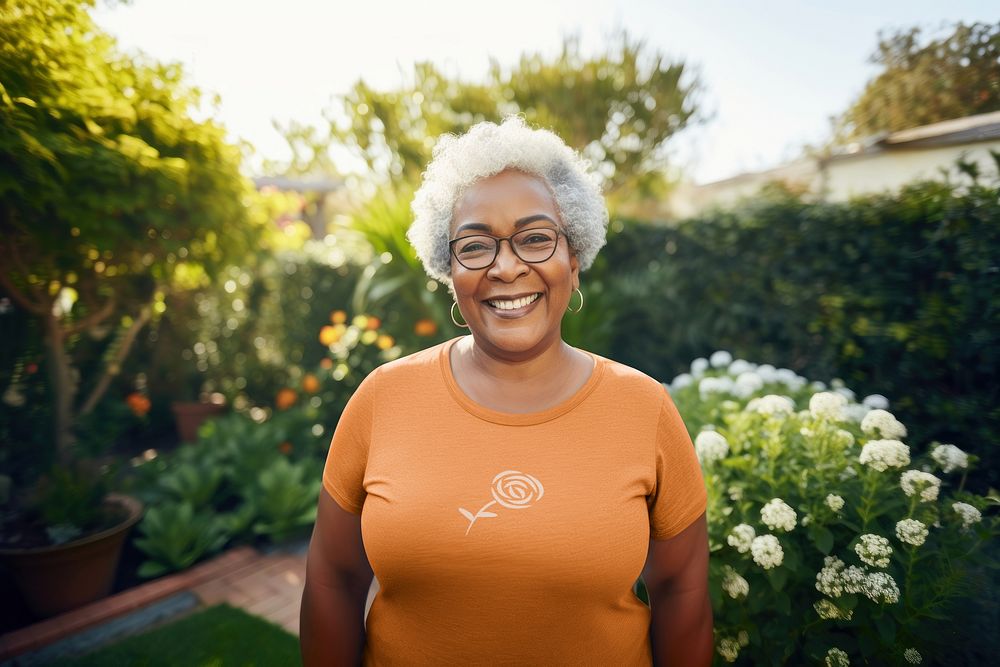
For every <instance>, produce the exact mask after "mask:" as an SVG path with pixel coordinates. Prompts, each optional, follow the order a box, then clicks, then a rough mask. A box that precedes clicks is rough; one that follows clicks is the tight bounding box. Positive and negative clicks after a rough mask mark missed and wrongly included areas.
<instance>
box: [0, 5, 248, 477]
mask: <svg viewBox="0 0 1000 667" xmlns="http://www.w3.org/2000/svg"><path fill="white" fill-rule="evenodd" d="M92 6H93V2H92V0H21V1H20V2H17V3H11V2H6V1H4V2H3V4H2V5H0V108H2V109H0V232H2V234H0V290H2V291H3V292H4V293H5V294H6V295H7V296H9V297H10V298H11V300H12V301H13V302H14V303H15V304H16V305H17V306H18V307H19V308H20V309H21V310H22V311H23V312H24V313H26V314H27V315H29V316H31V317H34V318H36V319H37V320H38V321H39V322H40V328H41V330H42V331H44V338H45V347H46V352H47V356H46V359H47V361H46V366H47V370H48V372H49V378H50V390H51V394H52V396H53V401H54V406H53V416H54V419H53V426H54V431H55V432H54V441H55V444H56V451H57V453H58V456H59V459H60V461H61V462H62V463H68V462H69V461H70V460H71V459H72V458H73V451H72V450H73V447H72V446H73V444H74V426H75V424H76V423H77V420H78V418H79V417H80V416H82V415H86V414H88V413H90V412H91V411H92V410H93V409H94V407H95V406H96V405H97V403H98V402H99V401H100V400H101V398H102V396H103V395H104V394H105V393H106V392H107V390H108V388H109V385H110V383H111V382H112V380H113V379H114V377H115V376H116V375H117V374H118V372H119V369H120V367H121V364H122V362H123V360H124V359H125V357H126V356H127V354H128V352H129V349H130V348H131V347H132V345H133V343H134V342H135V340H136V337H137V336H138V334H139V333H140V331H141V330H142V328H143V327H144V326H145V325H146V324H147V323H148V322H149V321H150V320H151V319H152V318H153V317H155V316H157V315H158V314H159V313H162V312H163V310H164V308H165V305H164V304H165V299H166V296H167V294H169V293H170V291H171V290H172V289H176V288H177V287H178V286H179V285H181V284H182V283H186V284H189V285H190V284H198V283H199V282H204V281H205V280H206V279H207V277H209V276H211V275H213V274H214V273H215V272H216V271H217V270H218V269H219V268H220V267H222V266H224V265H225V264H226V263H228V262H229V261H230V260H231V259H232V258H233V257H238V256H241V255H242V254H244V253H245V252H246V251H248V250H249V249H250V248H251V246H252V244H253V243H255V238H256V236H257V230H258V229H260V228H261V225H262V221H260V220H256V221H254V220H252V219H251V218H250V217H248V215H247V208H246V202H247V200H248V197H250V196H251V194H252V192H253V190H252V185H251V184H250V183H249V181H248V180H247V179H245V178H243V177H242V176H241V175H240V173H239V165H240V160H241V155H240V152H239V150H238V149H237V148H235V147H233V146H231V145H229V144H227V143H226V141H225V138H224V131H223V128H221V127H219V126H218V125H216V124H214V123H212V122H211V121H204V122H200V121H198V122H196V121H194V120H192V118H191V116H190V111H191V110H192V109H193V108H194V107H196V106H197V105H198V104H199V101H200V93H199V91H198V90H197V89H195V88H192V87H189V86H188V85H186V84H185V83H184V80H183V72H182V71H181V70H180V68H179V67H178V66H176V65H164V64H160V63H156V62H148V61H146V60H145V59H143V58H142V57H141V56H136V57H128V56H125V55H122V54H121V53H119V51H118V50H117V49H116V45H115V42H114V40H113V39H112V38H111V37H110V36H108V35H107V34H105V33H103V32H101V30H100V29H99V28H98V27H97V26H96V25H95V24H94V23H93V21H92V19H91V17H90V15H89V14H88V11H89V9H90V8H91V7H92ZM83 334H88V335H86V336H84V335H83ZM94 341H99V342H102V346H103V347H102V348H101V349H99V350H98V351H97V353H96V355H97V358H98V359H99V360H100V362H99V363H98V364H97V365H96V367H95V368H94V369H93V371H94V372H93V373H90V374H89V376H88V375H87V374H81V373H80V368H79V363H78V361H79V359H78V357H79V356H80V352H81V350H83V349H84V348H88V347H92V344H93V342H94ZM78 376H79V377H78ZM81 397H82V400H81Z"/></svg>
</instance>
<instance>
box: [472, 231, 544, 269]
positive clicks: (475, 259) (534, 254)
mask: <svg viewBox="0 0 1000 667" xmlns="http://www.w3.org/2000/svg"><path fill="white" fill-rule="evenodd" d="M557 240H558V233H557V232H556V230H554V229H545V228H542V229H524V230H521V231H519V232H517V233H516V234H514V235H513V236H511V237H510V244H511V246H512V247H513V249H514V252H515V254H517V256H518V257H520V258H521V259H522V260H524V261H525V262H544V261H545V260H547V259H548V258H549V257H551V256H552V255H553V254H554V253H555V251H556V241H557ZM499 243H500V240H498V239H495V238H493V237H492V236H484V235H478V234H477V235H472V236H463V237H462V238H460V239H457V240H456V241H455V242H454V251H455V256H456V257H457V258H458V261H459V262H461V263H462V266H464V267H466V268H468V269H482V268H485V267H487V266H489V265H490V264H492V263H493V260H494V259H496V256H497V252H498V249H497V245H498V244H499Z"/></svg>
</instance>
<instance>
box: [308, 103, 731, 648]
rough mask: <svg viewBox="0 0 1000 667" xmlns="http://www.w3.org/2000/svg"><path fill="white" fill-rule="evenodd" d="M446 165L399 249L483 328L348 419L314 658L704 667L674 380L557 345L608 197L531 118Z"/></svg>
mask: <svg viewBox="0 0 1000 667" xmlns="http://www.w3.org/2000/svg"><path fill="white" fill-rule="evenodd" d="M434 156H435V157H434V160H433V161H432V163H431V164H430V166H429V167H428V169H427V172H426V173H425V176H424V183H423V185H422V187H421V189H420V190H419V191H418V193H417V195H416V197H415V199H414V204H413V208H414V213H415V220H414V223H413V225H412V227H411V229H410V232H409V238H410V240H411V242H412V243H413V244H414V246H415V247H416V249H417V253H418V255H419V256H420V258H421V261H423V263H424V266H425V268H426V270H427V272H428V273H429V274H430V275H431V276H433V277H435V278H437V279H438V280H441V281H442V282H444V283H445V284H447V285H448V287H449V289H450V290H451V293H452V294H453V296H454V298H455V304H454V307H453V316H455V313H454V310H455V308H457V309H458V310H459V311H461V315H462V317H464V318H465V325H464V326H467V327H468V328H469V332H470V335H467V336H461V337H458V338H454V339H452V340H450V341H447V342H445V343H442V344H440V345H436V346H434V347H432V348H429V349H427V350H423V351H421V352H418V353H416V354H412V355H409V356H407V357H404V358H402V359H398V360H396V361H393V362H390V363H388V364H385V365H383V366H381V367H379V368H378V369H376V371H375V372H373V373H372V374H371V375H369V376H368V377H367V378H366V379H365V380H364V382H362V384H361V386H359V388H358V390H357V392H356V393H355V394H354V396H353V397H352V398H351V400H350V402H349V403H348V405H347V407H346V409H345V411H344V414H343V416H342V417H341V420H340V423H339V424H338V425H337V429H336V432H335V433H334V436H333V441H332V442H331V446H330V452H329V455H328V457H327V461H326V466H325V469H324V472H323V487H324V489H325V493H322V494H321V497H320V503H319V511H318V515H317V520H316V528H315V532H314V534H313V539H312V542H311V544H310V550H309V559H308V565H307V578H306V586H305V592H304V594H303V602H302V622H301V642H302V654H303V658H304V661H305V664H307V665H314V664H315V665H321V664H322V665H327V664H357V662H358V660H359V659H360V660H362V661H363V662H364V664H366V665H391V664H467V665H478V664H497V663H503V664H525V665H528V664H531V665H535V664H544V665H561V664H566V665H570V664H572V665H577V664H583V663H589V664H628V665H649V664H653V663H655V664H658V665H659V664H685V665H691V664H708V663H709V662H710V661H711V654H712V616H711V608H710V606H709V602H708V537H707V531H706V524H705V516H704V512H705V503H706V494H705V488H704V482H703V480H702V476H701V470H700V468H699V465H698V460H697V457H696V455H695V451H694V448H693V446H692V444H691V440H690V438H689V437H688V435H687V430H686V429H685V428H684V424H683V423H682V421H681V419H680V416H679V415H678V413H677V410H676V408H675V407H674V405H673V402H672V401H671V399H670V397H669V395H668V394H667V392H666V391H665V389H664V386H663V385H662V384H660V383H659V382H657V381H656V380H654V379H652V378H650V377H648V376H646V375H644V374H643V373H641V372H639V371H637V370H635V369H633V368H630V367H628V366H625V365H623V364H620V363H617V362H614V361H612V360H610V359H606V358H604V357H601V356H599V355H596V354H594V353H592V352H589V351H586V350H581V349H577V348H574V347H572V346H570V345H568V344H567V343H566V342H564V341H563V340H562V335H561V324H562V318H563V316H564V315H565V314H566V312H567V310H570V311H571V312H573V311H578V310H579V309H580V308H582V307H583V293H582V291H581V290H580V272H581V271H583V270H585V269H586V268H588V267H589V266H590V265H591V264H592V263H593V260H594V257H595V256H596V254H597V251H598V250H599V249H600V247H601V246H602V245H603V244H604V239H605V233H606V228H607V210H606V207H605V205H604V201H603V198H602V197H601V194H600V191H599V189H598V188H597V186H596V185H595V184H594V181H593V180H591V179H590V177H589V176H588V175H587V172H586V165H585V164H584V163H583V162H582V161H581V160H580V158H579V157H578V156H577V155H576V154H575V153H574V152H573V151H572V150H571V149H569V148H568V147H567V146H566V145H565V144H564V143H563V142H562V141H561V140H560V139H559V138H558V137H556V136H555V135H554V134H552V133H550V132H546V131H543V130H533V129H531V128H528V127H526V126H525V124H524V122H523V121H522V120H521V119H520V118H518V117H512V118H508V119H507V120H505V121H504V122H503V123H502V124H501V125H495V124H492V123H481V124H479V125H477V126H475V127H474V128H472V129H471V130H470V131H469V132H468V133H467V134H466V135H463V136H462V137H458V138H456V137H450V136H448V137H445V138H443V139H442V140H441V141H440V142H439V145H438V147H437V148H436V149H435V153H434ZM577 294H579V299H580V304H579V306H576V307H574V308H572V309H571V308H570V307H569V303H570V301H571V299H572V298H573V297H574V295H577ZM456 323H457V320H456ZM460 326H461V324H460ZM490 496H492V499H491V498H490ZM644 568H645V569H644ZM372 573H374V575H375V576H376V577H377V582H376V584H375V585H372V586H371V588H369V583H371V582H372ZM640 573H644V574H643V576H644V579H645V583H646V587H647V590H648V591H649V596H650V607H647V606H646V605H644V604H643V603H642V601H640V600H639V598H637V597H636V595H635V594H634V593H633V585H634V583H635V581H636V578H637V577H638V576H639V575H640ZM369 590H371V591H374V592H373V594H372V596H369V602H370V608H369V611H368V614H367V617H366V620H365V621H364V622H363V617H362V615H361V609H362V608H363V606H364V604H365V599H366V595H368V594H369Z"/></svg>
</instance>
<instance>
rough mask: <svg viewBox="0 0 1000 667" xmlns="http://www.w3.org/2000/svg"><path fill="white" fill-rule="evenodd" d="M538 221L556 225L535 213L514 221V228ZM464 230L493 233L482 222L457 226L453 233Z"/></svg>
mask: <svg viewBox="0 0 1000 667" xmlns="http://www.w3.org/2000/svg"><path fill="white" fill-rule="evenodd" d="M539 220H548V221H549V222H551V223H552V224H553V225H554V224H556V221H555V220H553V219H552V218H550V217H549V216H547V215H545V214H544V213H537V214H535V215H529V216H527V217H524V218H521V219H519V220H515V221H514V227H523V226H524V225H527V224H528V223H530V222H538V221H539ZM466 229H478V230H481V231H484V232H490V231H493V228H492V227H490V226H489V225H487V224H485V223H482V222H467V223H465V224H463V225H459V227H458V229H456V230H455V233H456V234H458V233H459V232H461V231H463V230H466Z"/></svg>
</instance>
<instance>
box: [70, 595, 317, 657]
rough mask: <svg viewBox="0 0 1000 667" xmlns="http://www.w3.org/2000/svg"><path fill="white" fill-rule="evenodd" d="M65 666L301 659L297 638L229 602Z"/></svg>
mask: <svg viewBox="0 0 1000 667" xmlns="http://www.w3.org/2000/svg"><path fill="white" fill-rule="evenodd" d="M59 664H60V665H65V666H67V667H85V666H93V667H97V666H100V667H110V666H113V665H129V666H130V667H131V666H133V665H134V666H135V667H176V666H177V665H186V666H188V667H254V666H259V667H272V665H273V666H277V667H281V666H284V665H290V666H295V665H301V664H302V658H301V656H300V654H299V640H298V638H297V637H295V636H294V635H292V634H289V633H288V632H286V631H285V630H283V629H282V628H280V627H278V626H277V625H273V624H271V623H269V622H267V621H265V620H263V619H260V618H257V617H256V616H251V615H250V614H247V613H246V612H244V611H243V610H241V609H236V608H234V607H230V606H229V605H226V604H221V605H217V606H215V607H209V608H208V609H205V610H204V611H200V612H196V613H194V614H191V615H190V616H187V617H185V618H182V619H181V620H179V621H174V622H173V623H170V624H169V625H165V626H163V627H160V628H157V629H155V630H151V631H149V632H147V633H145V634H141V635H135V636H134V637H128V638H127V639H123V640H122V641H120V642H118V643H117V644H112V645H111V646H107V647H105V648H103V649H99V650H97V651H95V652H93V653H88V654H87V655H85V656H82V657H80V658H76V659H73V660H68V661H60V662H59Z"/></svg>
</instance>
